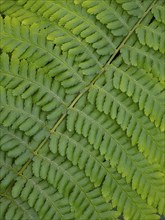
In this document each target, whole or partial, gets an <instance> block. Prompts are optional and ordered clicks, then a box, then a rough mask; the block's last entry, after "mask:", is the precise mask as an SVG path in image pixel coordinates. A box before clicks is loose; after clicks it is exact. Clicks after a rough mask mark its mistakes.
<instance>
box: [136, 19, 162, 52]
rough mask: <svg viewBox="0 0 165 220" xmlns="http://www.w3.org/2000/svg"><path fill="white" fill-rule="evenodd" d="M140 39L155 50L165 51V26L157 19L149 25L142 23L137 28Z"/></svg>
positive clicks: (143, 43)
mask: <svg viewBox="0 0 165 220" xmlns="http://www.w3.org/2000/svg"><path fill="white" fill-rule="evenodd" d="M136 33H137V35H138V38H139V41H140V43H141V44H142V45H147V46H149V47H151V48H153V49H154V50H159V51H160V52H161V53H163V54H164V53H165V46H164V45H165V38H164V34H165V27H164V25H163V24H160V23H159V22H157V21H153V22H152V23H151V24H150V25H149V26H144V25H140V26H139V27H138V28H137V29H136Z"/></svg>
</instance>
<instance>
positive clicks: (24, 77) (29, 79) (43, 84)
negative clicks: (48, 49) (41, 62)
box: [0, 54, 73, 121]
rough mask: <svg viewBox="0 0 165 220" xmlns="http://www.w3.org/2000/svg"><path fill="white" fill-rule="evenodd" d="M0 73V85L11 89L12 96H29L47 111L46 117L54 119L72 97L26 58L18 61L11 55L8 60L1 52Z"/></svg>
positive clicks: (24, 97)
mask: <svg viewBox="0 0 165 220" xmlns="http://www.w3.org/2000/svg"><path fill="white" fill-rule="evenodd" d="M0 73H1V77H0V79H1V85H2V86H4V87H5V88H7V89H12V94H13V95H14V96H18V95H21V97H22V98H23V99H26V98H29V97H31V98H32V100H33V102H35V104H36V105H38V106H40V107H41V108H42V110H43V111H45V112H47V118H48V119H53V120H54V121H55V119H56V118H57V117H58V116H59V115H60V114H61V113H62V112H64V111H65V109H66V107H67V106H68V105H69V103H70V101H71V100H72V99H73V97H72V96H69V95H67V94H66V92H65V90H64V88H63V87H62V86H61V85H60V84H59V83H58V82H57V81H55V80H53V79H52V78H51V77H49V76H47V75H46V74H45V73H44V71H43V70H42V68H41V69H39V70H37V69H36V68H35V66H34V65H33V64H32V63H28V62H26V60H21V61H19V60H18V59H17V58H15V57H13V56H12V58H11V60H9V56H8V55H7V54H2V55H1V56H0ZM59 109H60V110H61V111H59ZM55 113H57V114H55Z"/></svg>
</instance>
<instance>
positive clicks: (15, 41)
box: [0, 16, 85, 92]
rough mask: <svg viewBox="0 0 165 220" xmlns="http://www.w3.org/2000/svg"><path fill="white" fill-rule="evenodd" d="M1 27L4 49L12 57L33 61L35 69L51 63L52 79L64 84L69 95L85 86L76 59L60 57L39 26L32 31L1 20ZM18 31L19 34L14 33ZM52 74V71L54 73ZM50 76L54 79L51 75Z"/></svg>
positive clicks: (15, 20) (7, 18)
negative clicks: (76, 65) (75, 64)
mask: <svg viewBox="0 0 165 220" xmlns="http://www.w3.org/2000/svg"><path fill="white" fill-rule="evenodd" d="M0 23H1V48H3V51H4V52H12V55H13V57H18V58H19V59H30V62H33V63H35V66H36V67H38V68H39V67H43V66H45V65H47V63H51V70H52V69H53V76H54V77H55V78H56V79H57V80H58V81H60V82H61V84H62V85H63V87H64V88H66V89H67V91H68V92H69V88H71V89H70V90H71V91H72V89H73V88H72V87H74V92H77V91H79V90H80V89H81V88H82V86H83V85H84V84H85V82H84V80H83V79H82V76H81V75H80V74H78V73H77V67H75V66H74V63H73V62H74V60H73V58H71V59H70V58H68V59H67V57H66V55H65V54H64V55H63V56H59V54H60V50H58V49H57V50H56V49H54V44H53V43H52V42H50V41H49V42H48V41H46V36H47V34H46V33H45V32H44V31H40V30H39V29H38V26H37V25H36V24H34V25H32V26H31V27H30V29H29V28H28V27H27V26H25V25H22V24H21V23H20V22H19V21H18V20H17V19H16V18H12V19H11V18H10V17H8V16H7V17H5V19H3V18H2V17H0ZM15 30H17V31H15ZM51 72H52V71H51ZM48 74H49V75H51V76H52V73H51V74H50V73H49V72H48Z"/></svg>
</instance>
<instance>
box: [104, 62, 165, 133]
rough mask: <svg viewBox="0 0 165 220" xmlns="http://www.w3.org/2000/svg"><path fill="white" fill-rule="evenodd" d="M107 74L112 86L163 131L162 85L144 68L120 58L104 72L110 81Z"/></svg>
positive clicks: (164, 126) (164, 127)
mask: <svg viewBox="0 0 165 220" xmlns="http://www.w3.org/2000/svg"><path fill="white" fill-rule="evenodd" d="M109 74H110V75H111V76H112V78H113V86H114V87H115V88H116V89H120V90H121V91H122V92H125V93H126V94H127V95H128V96H129V97H130V96H131V97H132V99H133V101H134V102H135V103H138V105H139V109H140V110H144V113H145V115H146V116H149V118H150V120H151V121H154V122H155V125H156V127H160V130H161V131H164V129H165V125H164V119H163V117H164V113H165V112H164V108H163V106H164V86H163V85H161V84H160V83H159V82H158V81H157V79H156V78H153V77H152V75H151V74H147V73H146V72H145V71H144V70H142V69H139V68H135V67H132V66H131V67H130V66H128V65H125V64H123V61H122V59H120V58H119V59H116V61H115V62H113V63H112V64H111V65H110V66H109V68H108V70H107V74H106V73H105V77H106V80H107V82H109V81H111V79H110V78H108V76H109Z"/></svg>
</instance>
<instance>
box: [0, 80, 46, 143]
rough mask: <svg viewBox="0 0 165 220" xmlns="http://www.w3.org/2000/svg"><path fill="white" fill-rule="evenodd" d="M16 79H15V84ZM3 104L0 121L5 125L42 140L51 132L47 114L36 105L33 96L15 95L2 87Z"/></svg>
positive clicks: (0, 107)
mask: <svg viewBox="0 0 165 220" xmlns="http://www.w3.org/2000/svg"><path fill="white" fill-rule="evenodd" d="M14 83H15V81H13V84H14ZM0 94H1V106H0V113H1V117H0V123H1V124H2V125H3V126H4V127H11V128H12V129H19V130H21V131H24V132H25V134H26V135H27V136H30V137H31V136H33V137H34V139H35V140H38V141H40V140H42V139H44V138H45V137H46V136H47V135H48V134H49V127H48V126H47V125H46V115H45V114H44V112H42V111H41V109H40V108H39V107H38V106H34V104H33V103H32V99H31V97H29V98H28V99H26V100H23V99H21V97H20V96H17V97H14V96H13V95H12V93H11V91H10V90H8V91H7V90H5V89H4V88H3V87H0Z"/></svg>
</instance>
